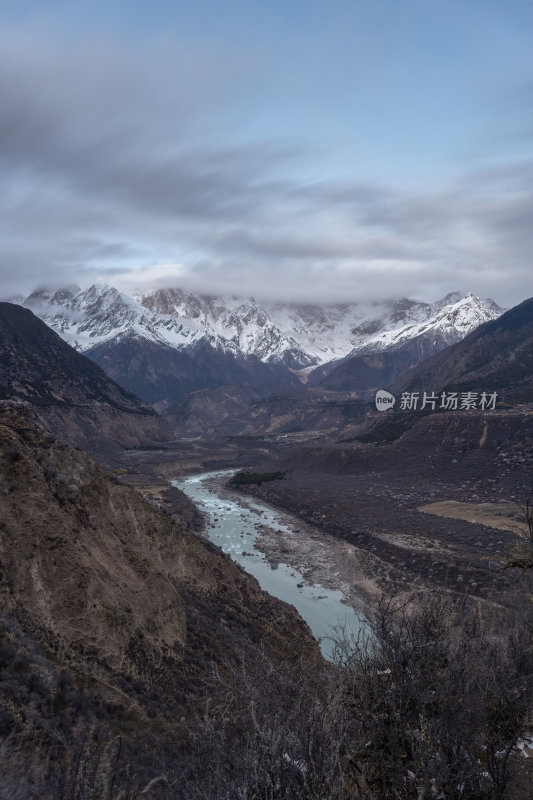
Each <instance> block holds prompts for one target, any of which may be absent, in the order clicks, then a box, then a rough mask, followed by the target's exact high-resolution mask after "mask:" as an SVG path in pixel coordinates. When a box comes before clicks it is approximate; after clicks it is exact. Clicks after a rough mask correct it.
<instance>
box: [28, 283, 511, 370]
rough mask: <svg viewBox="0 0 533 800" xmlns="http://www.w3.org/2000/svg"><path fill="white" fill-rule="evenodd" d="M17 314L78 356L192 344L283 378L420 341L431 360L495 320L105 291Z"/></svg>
mask: <svg viewBox="0 0 533 800" xmlns="http://www.w3.org/2000/svg"><path fill="white" fill-rule="evenodd" d="M22 304H23V305H25V306H27V307H29V308H31V309H32V311H34V313H36V314H37V315H38V316H40V317H41V319H43V320H44V321H45V322H46V323H47V324H48V325H50V326H51V327H52V328H54V329H55V330H56V331H57V332H58V333H59V334H60V335H61V336H62V337H63V338H64V339H65V340H66V341H68V342H69V343H70V344H72V345H73V346H74V347H76V348H77V349H78V350H81V351H91V350H92V349H94V348H96V347H97V346H99V345H102V344H103V343H109V342H111V341H114V342H117V343H118V342H121V341H124V340H126V339H144V340H147V341H149V342H151V343H154V344H161V345H165V346H166V347H170V348H173V349H176V350H184V349H189V348H191V347H192V346H195V345H198V344H200V343H202V344H208V345H210V346H211V347H213V348H214V349H215V350H220V351H223V352H225V353H231V354H233V355H234V356H237V357H255V358H257V359H260V360H261V361H262V362H264V363H270V364H278V365H283V366H286V367H290V368H293V369H300V368H309V367H312V366H314V365H319V364H323V363H326V362H329V361H333V360H339V359H342V358H345V357H346V356H349V355H355V354H358V353H376V352H380V351H384V350H391V349H395V348H397V347H398V346H399V345H402V344H404V343H405V342H407V341H409V340H411V339H416V338H417V337H420V336H423V337H424V338H425V340H426V341H427V342H428V343H429V345H428V346H429V348H430V349H431V350H434V351H435V352H436V351H437V350H438V349H442V348H443V347H445V346H446V345H448V344H453V343H455V342H457V341H459V340H460V339H462V338H464V337H465V336H466V335H467V334H468V333H470V331H472V330H474V329H475V328H477V327H478V326H479V325H481V324H482V323H483V322H487V321H489V320H492V319H496V318H497V317H498V316H499V315H500V314H501V313H502V311H503V309H501V308H499V306H497V305H496V303H494V301H492V300H484V301H483V300H480V299H479V298H477V297H475V296H474V295H472V294H468V295H465V296H463V295H460V294H458V293H453V294H449V295H447V296H446V297H444V298H442V299H441V300H439V301H437V302H436V303H433V304H431V303H423V302H417V301H413V300H407V299H402V300H396V301H390V302H383V303H375V304H372V305H362V304H358V303H349V304H339V305H333V306H319V305H296V304H283V303H260V302H258V301H257V300H255V299H254V298H253V297H251V298H243V297H235V296H231V297H215V296H206V295H197V294H193V293H191V292H184V291H182V290H181V289H160V290H158V291H156V292H154V293H152V294H148V295H135V296H132V297H130V296H128V295H126V294H124V293H122V292H119V291H117V289H114V288H113V287H110V286H105V285H95V286H91V287H90V288H89V289H84V290H82V289H80V288H79V287H74V288H69V289H61V290H59V291H55V292H49V291H45V290H39V291H36V292H33V293H32V294H31V295H29V296H28V297H26V298H25V299H24V300H23V301H22ZM432 344H433V347H432V346H431V345H432Z"/></svg>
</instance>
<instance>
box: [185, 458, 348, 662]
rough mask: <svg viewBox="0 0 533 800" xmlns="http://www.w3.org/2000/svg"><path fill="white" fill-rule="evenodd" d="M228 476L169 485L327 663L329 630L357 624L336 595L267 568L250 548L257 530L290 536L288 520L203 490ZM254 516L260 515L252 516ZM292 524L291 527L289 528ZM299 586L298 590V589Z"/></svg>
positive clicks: (283, 567) (293, 573) (253, 503)
mask: <svg viewBox="0 0 533 800" xmlns="http://www.w3.org/2000/svg"><path fill="white" fill-rule="evenodd" d="M233 471H234V470H221V471H220V470H219V471H217V472H205V473H202V474H200V475H193V476H191V477H188V478H184V479H182V480H175V481H172V483H173V485H174V486H176V487H177V488H178V489H181V490H182V491H183V492H185V494H186V495H188V497H190V498H191V500H193V501H194V502H195V503H196V504H197V505H198V507H199V508H200V509H201V510H202V511H203V512H204V513H205V514H206V515H207V517H208V520H209V521H208V528H207V535H208V537H209V539H210V540H211V541H212V542H213V543H214V544H216V545H218V546H219V547H220V548H221V549H222V550H223V551H224V552H225V553H228V555H230V556H231V558H232V559H233V560H234V561H237V562H238V563H239V564H241V566H242V567H244V569H245V570H246V571H247V572H249V573H250V574H251V575H253V576H254V577H255V578H256V579H257V580H258V582H259V585H260V586H261V588H262V589H264V590H265V591H267V592H269V593H270V594H271V595H274V596H275V597H278V598H279V599H280V600H284V601H285V602H287V603H290V604H291V605H293V606H294V607H295V608H296V609H297V611H298V612H299V614H300V615H301V616H302V617H303V618H304V620H305V621H306V622H307V624H308V625H309V627H310V628H311V630H312V632H313V634H314V636H315V637H316V638H317V639H318V640H319V642H320V647H321V648H322V652H323V654H324V655H325V656H326V657H327V658H328V657H331V654H332V650H333V640H332V638H331V637H332V636H333V635H334V634H335V628H336V627H338V626H343V627H344V628H345V629H346V630H347V631H348V632H351V631H357V630H358V629H359V628H360V626H361V624H362V623H361V620H360V618H359V617H358V616H357V614H356V613H355V611H354V610H353V609H352V608H351V606H349V605H347V604H346V603H345V602H343V600H344V595H343V594H342V592H340V591H335V590H332V589H326V588H325V587H323V586H320V585H319V584H314V585H313V586H309V585H308V584H306V583H305V582H304V578H303V577H302V575H301V573H299V572H298V571H297V570H296V569H294V567H291V566H290V565H289V564H279V566H278V567H276V568H272V567H271V566H270V564H269V563H268V561H267V559H266V557H265V555H264V554H263V553H262V552H261V551H260V550H258V549H257V548H256V546H255V542H256V540H257V538H258V536H259V531H258V525H267V526H268V527H269V528H272V529H274V530H278V531H283V532H285V533H288V534H289V535H290V533H291V528H290V525H287V524H286V522H284V520H286V519H290V517H289V518H288V517H287V515H285V514H284V515H283V516H282V515H281V514H279V513H278V512H277V511H275V510H274V509H272V508H270V506H267V505H266V504H265V503H261V502H260V501H258V500H255V499H253V498H249V497H247V498H245V499H244V498H243V500H242V502H240V501H239V500H238V499H237V498H233V497H232V498H228V497H220V496H219V495H218V494H217V492H216V489H215V488H213V487H212V486H210V485H209V481H210V479H212V478H217V477H221V476H226V475H227V476H228V477H229V476H230V475H231V474H232V473H233ZM257 512H260V513H257ZM297 524H298V523H297V522H296V521H295V526H296V525H297ZM299 583H300V584H301V583H304V585H303V586H298V584H299Z"/></svg>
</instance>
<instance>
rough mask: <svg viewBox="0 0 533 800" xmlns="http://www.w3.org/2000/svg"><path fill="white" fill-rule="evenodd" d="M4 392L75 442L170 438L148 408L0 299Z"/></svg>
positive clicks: (0, 378)
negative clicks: (26, 404) (25, 403)
mask: <svg viewBox="0 0 533 800" xmlns="http://www.w3.org/2000/svg"><path fill="white" fill-rule="evenodd" d="M2 397H3V398H9V399H17V400H22V401H25V402H27V403H30V404H31V406H32V407H33V409H34V411H35V413H36V415H37V416H38V417H39V419H40V420H41V421H42V422H43V424H44V425H45V426H46V427H47V428H48V429H49V430H50V431H51V432H53V433H54V434H55V435H57V436H58V437H60V438H61V439H63V440H65V441H67V442H69V443H71V444H75V445H80V446H84V447H91V448H95V449H98V448H99V447H104V448H107V447H109V446H110V445H114V446H132V445H135V444H139V443H140V442H144V441H150V440H155V441H163V440H165V439H169V438H170V437H171V433H170V431H169V429H168V427H167V426H166V424H165V423H164V421H163V420H162V419H161V418H160V417H158V416H157V414H156V413H155V412H154V410H153V409H152V408H150V407H149V406H146V405H145V404H144V403H142V402H141V401H140V400H139V399H138V398H137V397H135V396H134V395H133V394H131V393H130V392H128V391H126V390H124V389H122V388H121V387H120V386H118V385H117V384H116V383H114V381H112V380H110V378H109V377H108V376H107V375H106V374H105V372H104V371H103V370H102V369H100V367H98V366H97V365H96V364H94V363H93V362H92V361H90V360H89V359H88V358H86V357H85V356H82V355H81V354H80V353H77V352H76V350H74V349H73V348H72V347H70V345H68V344H66V342H64V341H63V340H62V339H61V338H60V337H59V336H58V334H57V333H55V332H54V331H52V330H51V329H50V328H48V327H47V325H45V324H44V322H42V321H41V320H40V319H38V318H37V317H36V316H35V315H34V314H33V313H32V312H31V311H29V310H28V309H25V308H22V307H21V306H17V305H14V304H12V303H0V398H2Z"/></svg>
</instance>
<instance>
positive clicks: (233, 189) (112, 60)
mask: <svg viewBox="0 0 533 800" xmlns="http://www.w3.org/2000/svg"><path fill="white" fill-rule="evenodd" d="M205 58H206V55H205V53H202V57H201V58H200V57H195V56H194V55H193V53H192V52H190V51H187V50H186V51H185V52H184V53H182V54H181V55H180V60H179V61H178V62H176V61H175V60H173V59H172V57H171V56H170V55H169V53H168V52H167V51H166V50H165V48H162V49H161V50H160V51H159V50H153V51H150V52H149V53H144V55H143V58H138V57H135V56H133V55H132V54H130V53H128V52H126V51H122V50H120V49H119V48H117V47H114V46H111V45H106V46H104V45H97V46H94V45H92V46H91V47H89V46H87V47H85V48H81V49H80V48H77V49H74V48H69V47H68V46H67V47H64V48H62V49H60V48H58V47H57V46H56V47H54V46H53V45H52V44H46V42H44V43H43V41H42V39H40V38H38V39H37V40H34V39H31V38H28V37H26V38H21V37H20V36H18V37H17V36H14V35H11V36H9V37H8V36H7V35H6V34H4V35H3V37H0V97H1V98H2V101H1V102H0V167H1V169H2V186H1V188H0V263H1V265H2V294H4V295H6V294H9V293H11V292H15V291H18V290H20V289H22V290H24V289H30V288H32V287H33V286H35V285H36V284H41V283H43V282H49V283H51V282H54V283H56V284H61V283H62V282H73V281H75V282H78V283H80V282H81V283H83V282H87V281H90V280H92V279H93V278H94V277H96V276H98V277H102V276H105V275H108V276H109V278H110V280H111V279H113V280H115V279H116V280H117V281H118V282H120V281H122V282H124V283H127V282H128V281H133V280H134V279H135V280H137V281H139V282H141V281H143V280H144V281H145V282H147V283H149V282H150V281H153V282H155V283H159V284H160V283H161V282H165V283H167V284H168V283H172V282H175V283H178V282H179V283H181V284H182V285H184V286H186V287H189V288H194V289H200V290H203V291H231V292H242V291H244V292H250V293H254V294H257V295H259V296H261V295H262V296H270V297H276V296H279V297H281V296H286V297H289V298H291V299H302V300H306V301H310V300H318V301H324V300H332V301H334V300H346V299H350V298H353V299H357V298H361V297H364V298H374V297H375V298H379V297H384V296H390V295H393V294H395V295H400V294H401V295H411V296H417V297H421V298H425V299H435V297H436V296H438V295H441V294H444V293H445V292H447V291H450V290H452V289H457V288H459V289H465V290H472V291H475V292H476V293H478V294H481V295H483V296H486V295H490V294H492V295H494V296H495V297H496V299H498V300H500V301H502V302H505V303H512V302H517V301H519V300H520V299H522V298H523V297H525V296H526V295H528V294H532V286H531V279H530V277H529V276H530V263H531V255H530V254H531V252H532V245H533V234H532V230H533V226H532V224H531V223H532V219H531V212H532V208H533V181H532V178H533V160H528V159H526V158H524V159H523V161H522V162H521V163H516V162H512V161H510V162H509V163H504V162H502V163H495V164H493V165H491V166H486V167H484V168H483V169H479V168H477V169H475V170H474V169H472V170H470V171H468V172H467V173H465V174H464V175H463V176H462V178H460V179H456V180H455V181H450V182H449V184H448V185H445V186H440V187H439V186H433V187H430V188H428V187H425V188H420V189H419V190H417V191H414V190H413V189H412V188H411V189H409V190H402V189H401V188H398V187H397V186H385V185H383V184H382V183H379V184H378V183H376V184H373V183H371V182H368V181H366V182H361V181H360V180H357V179H353V180H350V178H349V177H346V178H345V179H344V180H343V181H339V180H331V181H327V180H321V181H316V182H313V183H309V182H308V181H306V180H304V179H303V178H302V177H300V175H301V174H305V171H304V170H301V167H302V164H303V165H305V164H306V163H312V161H313V159H314V158H319V157H320V153H319V152H318V151H317V149H316V147H314V148H313V146H312V145H311V144H310V143H309V142H293V141H276V140H272V141H268V140H265V141H262V142H258V141H257V142H243V141H240V138H239V136H238V126H237V125H236V122H235V120H236V119H238V114H236V116H235V119H234V118H233V116H232V114H233V112H232V110H231V109H235V108H238V106H239V96H240V93H241V92H242V93H243V94H244V95H246V93H247V91H249V86H248V85H247V82H246V79H245V78H243V77H242V75H243V72H244V73H246V70H243V64H242V62H240V61H236V60H232V58H231V57H230V56H229V55H228V54H227V53H217V52H214V53H212V54H210V58H208V61H209V64H208V67H207V68H206V66H205V63H204V61H205ZM174 262H175V263H176V264H177V265H178V266H177V267H176V268H175V271H174V273H173V271H172V269H171V268H170V267H168V268H165V269H161V265H162V264H166V265H168V264H172V263H174ZM173 275H175V280H174V277H173Z"/></svg>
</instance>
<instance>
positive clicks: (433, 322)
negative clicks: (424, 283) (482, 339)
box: [351, 293, 503, 355]
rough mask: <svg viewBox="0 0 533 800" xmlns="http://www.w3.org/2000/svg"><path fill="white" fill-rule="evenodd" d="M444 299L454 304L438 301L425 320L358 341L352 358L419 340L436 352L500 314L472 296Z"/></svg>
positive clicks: (454, 295)
mask: <svg viewBox="0 0 533 800" xmlns="http://www.w3.org/2000/svg"><path fill="white" fill-rule="evenodd" d="M457 298H458V299H457ZM446 299H449V300H452V301H453V302H451V303H448V304H445V305H443V301H439V302H437V303H435V304H433V305H432V306H429V307H428V316H427V317H426V318H425V319H419V321H409V322H407V323H404V324H403V325H399V326H398V327H396V328H392V329H388V330H381V331H379V332H377V333H375V334H373V335H370V336H368V337H366V338H361V339H360V341H359V342H357V344H356V346H355V347H354V349H353V350H352V353H351V355H356V354H363V353H366V354H368V353H379V352H381V351H384V350H391V349H395V348H396V347H398V346H400V345H402V344H403V343H405V342H406V341H408V340H413V339H416V338H417V337H420V336H423V337H426V338H432V340H433V342H434V346H435V351H436V350H437V349H442V348H443V347H446V346H447V345H449V344H455V342H458V341H460V340H461V339H463V338H464V337H465V336H466V335H467V334H468V333H470V332H471V331H473V330H474V329H475V328H477V327H479V326H480V325H482V324H483V323H484V322H489V321H490V320H492V319H496V318H497V317H499V316H500V315H501V313H502V311H503V309H500V308H499V307H497V306H496V308H495V307H494V306H495V305H496V304H494V305H492V306H489V305H488V304H487V303H486V302H484V301H482V300H480V299H479V297H475V296H474V295H473V294H471V293H470V294H467V295H466V296H465V297H461V296H460V295H456V294H455V293H454V294H453V295H447V297H446V298H444V300H446Z"/></svg>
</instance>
